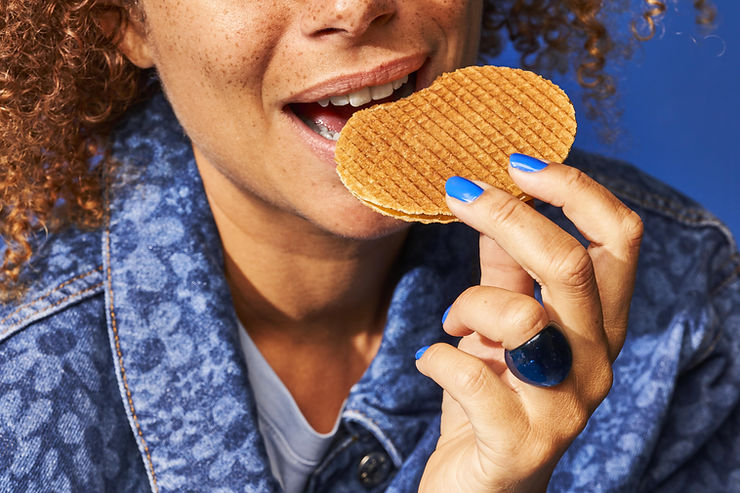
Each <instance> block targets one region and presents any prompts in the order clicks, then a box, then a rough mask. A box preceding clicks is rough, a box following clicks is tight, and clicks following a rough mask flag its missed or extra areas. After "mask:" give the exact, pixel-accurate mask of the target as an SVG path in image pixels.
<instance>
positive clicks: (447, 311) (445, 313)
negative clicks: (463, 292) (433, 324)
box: [442, 305, 452, 325]
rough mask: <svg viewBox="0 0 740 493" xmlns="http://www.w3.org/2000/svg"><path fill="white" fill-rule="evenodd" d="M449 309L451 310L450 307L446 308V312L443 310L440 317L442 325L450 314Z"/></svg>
mask: <svg viewBox="0 0 740 493" xmlns="http://www.w3.org/2000/svg"><path fill="white" fill-rule="evenodd" d="M450 308H452V305H450V306H448V307H447V310H445V312H444V315H442V325H444V323H445V320H447V315H448V314H449V313H450Z"/></svg>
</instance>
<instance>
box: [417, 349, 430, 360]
mask: <svg viewBox="0 0 740 493" xmlns="http://www.w3.org/2000/svg"><path fill="white" fill-rule="evenodd" d="M427 349H429V346H424V347H422V348H419V350H418V351H416V354H415V355H414V358H416V359H419V358H421V356H422V355H423V354H424V353H425V352H426V350H427Z"/></svg>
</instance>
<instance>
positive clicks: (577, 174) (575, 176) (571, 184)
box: [565, 168, 592, 190]
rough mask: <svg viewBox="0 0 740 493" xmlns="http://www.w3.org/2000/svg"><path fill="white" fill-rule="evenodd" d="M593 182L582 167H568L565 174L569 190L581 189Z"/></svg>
mask: <svg viewBox="0 0 740 493" xmlns="http://www.w3.org/2000/svg"><path fill="white" fill-rule="evenodd" d="M591 182H592V180H591V178H590V177H589V176H588V175H587V174H586V173H584V172H583V171H581V170H580V169H578V168H568V171H567V174H566V176H565V184H566V186H567V189H568V190H580V189H582V188H584V187H586V186H588V184H589V183H591Z"/></svg>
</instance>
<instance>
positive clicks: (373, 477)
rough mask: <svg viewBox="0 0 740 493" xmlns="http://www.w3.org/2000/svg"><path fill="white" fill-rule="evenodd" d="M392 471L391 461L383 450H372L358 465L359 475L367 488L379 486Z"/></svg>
mask: <svg viewBox="0 0 740 493" xmlns="http://www.w3.org/2000/svg"><path fill="white" fill-rule="evenodd" d="M390 472H391V461H390V459H389V458H388V456H387V455H386V454H385V453H383V452H370V453H369V454H367V455H366V456H365V457H363V458H362V460H361V461H360V464H359V466H357V475H358V477H359V479H360V483H362V486H364V487H365V488H372V487H373V486H378V485H379V484H380V483H382V482H383V481H385V480H386V478H387V477H388V474H389V473H390Z"/></svg>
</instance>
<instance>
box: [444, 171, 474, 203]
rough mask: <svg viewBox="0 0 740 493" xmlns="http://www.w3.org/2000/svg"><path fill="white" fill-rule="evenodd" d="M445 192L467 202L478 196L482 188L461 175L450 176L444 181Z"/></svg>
mask: <svg viewBox="0 0 740 493" xmlns="http://www.w3.org/2000/svg"><path fill="white" fill-rule="evenodd" d="M445 192H446V193H447V195H449V196H450V197H453V198H456V199H457V200H461V201H463V202H465V203H468V204H469V203H470V202H472V201H474V200H475V199H477V198H478V197H480V194H482V193H483V189H482V188H481V187H479V186H478V185H476V184H475V183H473V182H472V181H470V180H466V179H465V178H463V177H462V176H452V177H450V178H449V179H448V180H447V182H446V183H445Z"/></svg>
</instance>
